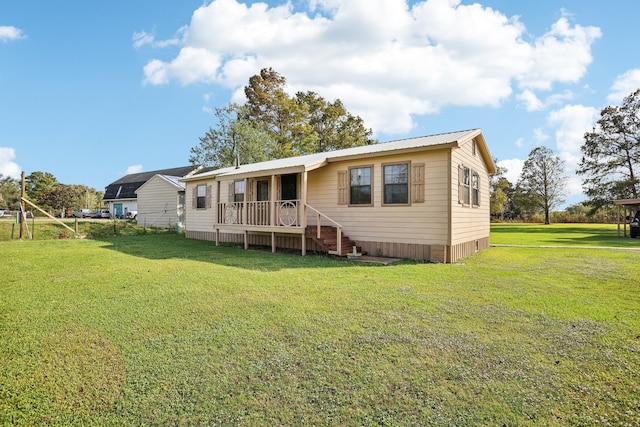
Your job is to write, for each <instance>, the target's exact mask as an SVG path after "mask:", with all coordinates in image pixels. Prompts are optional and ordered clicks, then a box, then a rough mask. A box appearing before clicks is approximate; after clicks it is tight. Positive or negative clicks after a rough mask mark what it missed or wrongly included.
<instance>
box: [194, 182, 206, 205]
mask: <svg viewBox="0 0 640 427" xmlns="http://www.w3.org/2000/svg"><path fill="white" fill-rule="evenodd" d="M196 191H197V193H196V208H197V209H206V208H207V185H206V184H200V185H198V186H197V187H196Z"/></svg>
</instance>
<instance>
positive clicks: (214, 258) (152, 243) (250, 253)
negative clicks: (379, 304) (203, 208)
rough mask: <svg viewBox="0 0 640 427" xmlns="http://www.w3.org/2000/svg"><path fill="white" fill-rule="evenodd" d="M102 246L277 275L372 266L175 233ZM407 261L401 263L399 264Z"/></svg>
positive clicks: (116, 239)
mask: <svg viewBox="0 0 640 427" xmlns="http://www.w3.org/2000/svg"><path fill="white" fill-rule="evenodd" d="M94 240H98V241H101V242H104V243H105V244H106V245H105V246H103V247H104V248H106V249H110V250H113V251H117V252H120V253H123V254H127V255H131V256H137V257H142V258H146V259H154V260H163V259H185V260H191V261H199V262H207V263H215V264H217V265H221V266H225V267H236V268H242V269H247V270H255V271H278V270H283V269H292V268H331V267H340V268H344V267H354V266H365V265H367V266H372V267H379V265H375V264H373V265H372V264H362V263H358V262H356V261H350V260H346V259H344V258H334V257H331V256H329V255H326V254H323V253H309V252H307V256H304V257H303V256H302V255H301V254H300V251H293V250H286V249H278V251H277V252H276V253H272V252H271V248H270V247H269V248H266V247H256V246H250V248H249V250H244V247H243V246H242V245H235V244H224V245H221V246H215V243H213V242H209V241H204V240H194V239H187V238H185V237H184V236H183V235H179V234H175V233H170V232H166V233H159V234H147V235H141V236H126V237H100V238H95V239H94ZM406 262H410V261H403V263H406Z"/></svg>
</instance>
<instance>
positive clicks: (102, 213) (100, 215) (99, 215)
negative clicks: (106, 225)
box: [91, 209, 111, 218]
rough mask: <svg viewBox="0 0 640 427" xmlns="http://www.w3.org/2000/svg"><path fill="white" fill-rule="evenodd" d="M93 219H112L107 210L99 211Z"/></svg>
mask: <svg viewBox="0 0 640 427" xmlns="http://www.w3.org/2000/svg"><path fill="white" fill-rule="evenodd" d="M91 218H111V213H110V212H109V211H108V210H105V209H98V210H97V211H95V212H94V213H93V216H92V217H91Z"/></svg>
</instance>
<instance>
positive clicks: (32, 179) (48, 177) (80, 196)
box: [0, 171, 104, 215]
mask: <svg viewBox="0 0 640 427" xmlns="http://www.w3.org/2000/svg"><path fill="white" fill-rule="evenodd" d="M21 187H22V183H21V182H20V180H17V179H14V178H11V177H7V176H3V175H1V174H0V209H8V210H17V209H18V207H19V204H20V193H21V190H22V189H21ZM25 192H26V196H27V198H28V199H29V200H31V201H32V202H33V203H35V204H36V205H38V206H39V207H40V208H41V209H43V210H45V211H47V212H49V213H50V214H52V215H65V214H66V213H67V212H70V211H71V210H75V209H79V208H90V209H97V208H100V207H101V206H102V198H103V195H104V193H103V192H102V191H98V190H96V189H95V188H91V187H87V186H86V185H68V184H62V183H60V182H58V180H57V179H56V178H55V176H53V175H52V174H51V173H49V172H40V171H38V172H33V173H31V174H29V175H27V176H26V177H25Z"/></svg>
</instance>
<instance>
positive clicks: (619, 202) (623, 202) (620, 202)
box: [613, 199, 640, 206]
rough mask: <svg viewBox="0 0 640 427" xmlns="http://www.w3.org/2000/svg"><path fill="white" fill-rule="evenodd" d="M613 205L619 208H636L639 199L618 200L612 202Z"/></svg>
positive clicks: (639, 202)
mask: <svg viewBox="0 0 640 427" xmlns="http://www.w3.org/2000/svg"><path fill="white" fill-rule="evenodd" d="M613 203H614V204H615V205H619V206H620V205H622V206H638V205H640V199H619V200H614V201H613Z"/></svg>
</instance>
